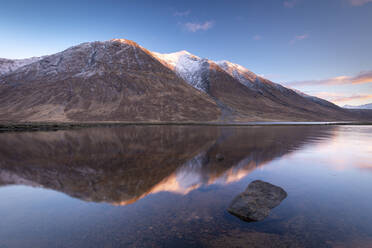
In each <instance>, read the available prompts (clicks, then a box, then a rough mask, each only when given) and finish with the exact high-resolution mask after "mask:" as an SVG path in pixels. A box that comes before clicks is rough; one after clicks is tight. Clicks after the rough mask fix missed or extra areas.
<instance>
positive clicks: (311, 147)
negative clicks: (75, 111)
mask: <svg viewBox="0 0 372 248" xmlns="http://www.w3.org/2000/svg"><path fill="white" fill-rule="evenodd" d="M217 154H222V155H223V156H224V160H222V161H218V160H217V159H216V155H217ZM257 179H261V180H264V181H267V182H270V183H272V184H275V185H277V186H280V187H282V188H283V189H284V190H285V191H286V192H287V193H288V197H287V198H286V199H285V200H284V201H283V202H282V203H281V204H280V205H279V206H278V207H276V208H274V209H273V210H272V212H271V214H270V216H269V217H267V218H266V219H265V220H264V221H262V222H250V223H248V222H243V221H241V220H240V219H238V218H236V217H234V216H232V215H230V214H229V213H228V212H227V211H226V208H227V207H228V205H229V204H230V202H231V201H232V199H233V198H234V197H235V196H236V195H237V194H239V193H241V192H242V191H244V190H245V188H246V187H247V185H248V184H249V183H250V182H252V181H253V180H257ZM0 185H1V187H0V248H6V247H17V248H18V247H27V248H29V247H48V248H50V247H372V193H371V192H372V126H266V127H210V126H209V127H208V126H200V127H198V126H128V127H115V128H87V129H80V130H67V131H65V130H64V131H56V132H20V133H1V134H0Z"/></svg>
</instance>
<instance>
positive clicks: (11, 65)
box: [0, 57, 42, 75]
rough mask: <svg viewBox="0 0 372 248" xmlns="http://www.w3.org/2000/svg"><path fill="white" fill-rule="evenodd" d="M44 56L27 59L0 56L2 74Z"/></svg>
mask: <svg viewBox="0 0 372 248" xmlns="http://www.w3.org/2000/svg"><path fill="white" fill-rule="evenodd" d="M40 59H42V57H32V58H27V59H2V58H0V75H2V74H6V73H8V72H12V71H15V70H17V69H18V68H20V67H22V66H25V65H28V64H31V63H34V62H36V61H39V60H40Z"/></svg>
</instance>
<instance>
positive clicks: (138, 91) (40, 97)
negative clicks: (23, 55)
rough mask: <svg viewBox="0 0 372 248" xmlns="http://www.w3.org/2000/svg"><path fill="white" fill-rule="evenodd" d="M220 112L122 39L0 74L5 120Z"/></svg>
mask: <svg viewBox="0 0 372 248" xmlns="http://www.w3.org/2000/svg"><path fill="white" fill-rule="evenodd" d="M200 106H203V108H200ZM219 115H220V110H219V109H218V107H217V105H216V103H215V102H214V101H213V100H212V99H210V98H209V97H208V96H206V95H205V94H203V93H202V92H200V91H198V90H196V89H195V88H193V87H191V86H190V85H189V84H187V83H186V82H184V81H183V80H182V79H180V78H179V77H177V76H176V75H175V74H174V73H173V72H172V71H171V70H169V69H168V68H167V67H164V66H163V65H162V64H161V63H160V62H159V61H157V60H156V59H155V58H154V57H153V56H152V55H151V53H150V52H149V51H147V50H146V49H144V48H142V47H141V46H139V45H137V44H136V43H134V42H132V41H128V40H123V39H121V40H111V41H107V42H92V43H83V44H80V45H78V46H74V47H71V48H69V49H67V50H65V51H63V52H60V53H57V54H53V55H50V56H44V57H43V58H42V59H40V60H38V61H36V62H33V63H29V64H26V65H23V66H21V67H19V68H15V69H14V70H13V71H10V72H8V73H5V74H3V75H2V76H1V77H0V120H3V121H9V120H11V121H211V120H217V119H218V117H219Z"/></svg>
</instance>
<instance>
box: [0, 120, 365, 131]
mask: <svg viewBox="0 0 372 248" xmlns="http://www.w3.org/2000/svg"><path fill="white" fill-rule="evenodd" d="M163 125H165V126H167V125H170V126H171V125H174V126H237V127H238V126H311V125H333V126H345V125H358V126H359V125H366V126H368V125H372V122H368V121H367V122H366V121H334V122H326V121H322V122H316V121H307V122H305V121H275V122H269V121H262V122H244V123H242V122H17V123H7V122H4V123H0V133H1V132H24V131H30V132H33V131H57V130H69V129H80V128H92V127H123V126H163Z"/></svg>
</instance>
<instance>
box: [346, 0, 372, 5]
mask: <svg viewBox="0 0 372 248" xmlns="http://www.w3.org/2000/svg"><path fill="white" fill-rule="evenodd" d="M349 3H350V4H351V5H353V6H362V5H364V4H367V3H372V0H349Z"/></svg>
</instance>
